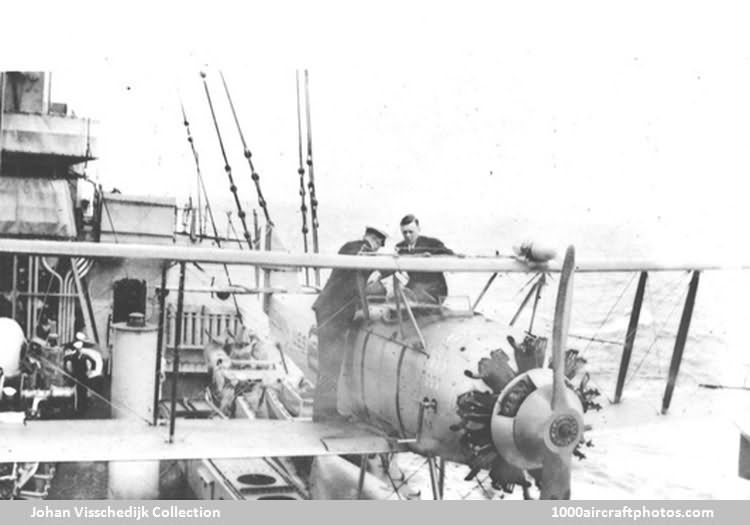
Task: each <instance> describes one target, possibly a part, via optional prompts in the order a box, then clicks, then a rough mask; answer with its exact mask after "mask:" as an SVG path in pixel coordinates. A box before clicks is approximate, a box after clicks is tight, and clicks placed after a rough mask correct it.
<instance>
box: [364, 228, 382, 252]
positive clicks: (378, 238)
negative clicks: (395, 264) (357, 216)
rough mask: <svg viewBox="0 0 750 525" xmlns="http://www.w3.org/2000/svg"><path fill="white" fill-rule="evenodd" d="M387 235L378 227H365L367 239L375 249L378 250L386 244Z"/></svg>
mask: <svg viewBox="0 0 750 525" xmlns="http://www.w3.org/2000/svg"><path fill="white" fill-rule="evenodd" d="M386 237H387V235H386V234H385V233H383V232H382V231H381V230H379V229H377V228H373V227H372V226H368V227H367V228H366V229H365V240H366V241H367V242H369V243H370V247H371V248H372V249H373V251H376V250H378V249H379V248H380V247H381V246H384V245H385V239H386Z"/></svg>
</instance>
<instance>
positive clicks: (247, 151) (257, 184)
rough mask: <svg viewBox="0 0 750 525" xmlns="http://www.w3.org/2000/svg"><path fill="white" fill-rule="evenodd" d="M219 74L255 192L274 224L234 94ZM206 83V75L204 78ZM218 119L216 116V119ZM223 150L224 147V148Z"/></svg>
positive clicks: (271, 223) (269, 224)
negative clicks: (238, 115) (233, 99)
mask: <svg viewBox="0 0 750 525" xmlns="http://www.w3.org/2000/svg"><path fill="white" fill-rule="evenodd" d="M219 76H220V77H221V83H222V84H223V85H224V92H225V93H226V94H227V100H228V101H229V108H230V109H231V110H232V117H234V123H235V124H236V125H237V133H239V135H240V141H241V142H242V149H243V154H244V155H245V158H246V159H247V164H248V166H250V176H251V177H252V179H253V182H254V183H255V192H256V193H257V194H258V204H259V205H260V207H261V208H262V209H263V215H265V217H266V223H267V224H268V226H273V221H272V220H271V216H270V214H269V213H268V203H267V202H266V199H265V198H264V197H263V191H262V190H261V188H260V175H259V174H258V172H257V171H256V170H255V165H254V164H253V154H252V153H251V152H250V149H249V148H248V147H247V142H245V135H244V134H243V133H242V126H240V121H239V119H238V118H237V112H236V111H235V110H234V102H232V96H231V95H230V94H229V88H228V87H227V82H226V80H225V79H224V73H222V72H221V71H219ZM203 82H204V84H205V77H204V80H203ZM206 90H207V91H206V93H208V88H206ZM211 113H212V114H213V109H211ZM215 120H216V119H215V118H214V121H215ZM217 133H218V127H217ZM222 151H223V148H222ZM242 219H243V221H242V222H243V224H244V222H245V221H244V216H243V217H242Z"/></svg>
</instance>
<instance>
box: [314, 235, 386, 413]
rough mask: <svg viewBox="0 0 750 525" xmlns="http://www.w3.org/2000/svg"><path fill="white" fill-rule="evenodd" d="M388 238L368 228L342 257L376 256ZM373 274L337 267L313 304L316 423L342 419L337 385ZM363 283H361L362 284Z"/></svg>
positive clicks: (348, 244)
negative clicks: (365, 287)
mask: <svg viewBox="0 0 750 525" xmlns="http://www.w3.org/2000/svg"><path fill="white" fill-rule="evenodd" d="M385 239H386V235H385V234H384V233H383V232H382V231H380V230H379V229H377V228H373V227H371V226H368V227H367V229H366V230H365V234H364V236H363V238H362V239H360V240H357V241H351V242H348V243H346V244H344V245H343V246H342V247H341V249H340V250H339V254H340V255H362V254H367V253H374V252H376V251H378V250H379V249H380V248H381V247H382V246H383V245H384V244H385ZM369 274H370V272H369V271H362V270H347V269H342V268H336V269H334V270H333V271H332V272H331V276H330V277H329V278H328V282H326V285H325V287H323V290H321V292H320V294H319V295H318V298H317V299H316V300H315V302H314V303H313V306H312V308H313V310H314V311H315V317H316V320H317V324H318V381H317V384H316V387H315V400H314V402H313V420H314V421H320V420H326V419H335V418H339V417H340V416H339V413H338V410H337V408H336V398H337V394H336V386H337V383H338V376H339V372H340V370H341V363H342V362H343V359H344V354H345V350H346V347H345V345H346V337H345V336H346V333H347V331H348V329H349V325H350V323H351V321H352V318H353V317H354V314H355V312H356V310H357V305H358V303H359V286H360V284H361V285H364V283H366V282H367V278H368V276H369ZM358 281H360V282H358Z"/></svg>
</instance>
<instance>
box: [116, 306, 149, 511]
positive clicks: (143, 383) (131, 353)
mask: <svg viewBox="0 0 750 525" xmlns="http://www.w3.org/2000/svg"><path fill="white" fill-rule="evenodd" d="M113 327H114V347H113V349H112V394H111V401H112V404H113V408H112V415H113V417H115V418H117V419H133V420H134V421H133V423H134V425H137V424H143V425H145V424H146V421H151V420H152V419H153V415H154V393H155V389H156V353H157V351H156V350H157V349H156V341H157V327H156V326H153V325H149V324H146V323H145V322H144V318H143V315H142V314H132V315H131V316H130V317H129V318H128V322H126V323H115V324H114V325H113ZM144 420H145V421H144ZM109 494H110V498H112V499H156V498H157V497H158V495H159V462H158V461H112V462H110V463H109Z"/></svg>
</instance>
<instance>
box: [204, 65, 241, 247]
mask: <svg viewBox="0 0 750 525" xmlns="http://www.w3.org/2000/svg"><path fill="white" fill-rule="evenodd" d="M201 78H202V79H203V89H204V90H205V91H206V99H207V100H208V107H209V109H210V110H211V118H212V119H213V121H214V128H216V137H217V138H218V139H219V147H220V148H221V156H222V158H223V159H224V171H225V172H226V174H227V178H228V179H229V191H231V192H232V196H233V197H234V203H235V204H236V206H237V216H239V218H240V221H241V222H242V230H243V233H244V236H245V241H246V242H247V245H248V247H249V248H250V249H251V250H252V249H253V240H252V238H251V236H250V231H249V230H248V229H247V221H246V220H245V211H244V210H243V209H242V204H241V203H240V198H239V196H238V195H237V185H236V184H235V183H234V177H232V167H231V166H230V165H229V159H227V152H226V150H225V149H224V141H223V140H222V138H221V130H220V129H219V122H218V120H216V112H215V111H214V104H213V102H212V101H211V93H210V92H209V90H208V83H207V82H206V73H204V72H203V71H201Z"/></svg>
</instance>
